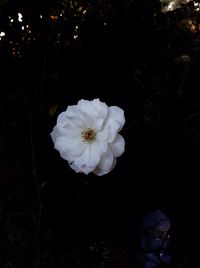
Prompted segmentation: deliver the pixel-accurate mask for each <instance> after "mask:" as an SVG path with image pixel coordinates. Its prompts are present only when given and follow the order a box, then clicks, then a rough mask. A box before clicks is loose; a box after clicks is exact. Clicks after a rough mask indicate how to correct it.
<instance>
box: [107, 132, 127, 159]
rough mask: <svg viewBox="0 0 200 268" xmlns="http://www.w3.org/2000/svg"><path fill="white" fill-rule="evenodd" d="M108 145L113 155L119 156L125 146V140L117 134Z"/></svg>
mask: <svg viewBox="0 0 200 268" xmlns="http://www.w3.org/2000/svg"><path fill="white" fill-rule="evenodd" d="M109 147H110V149H111V151H112V153H113V155H114V156H115V157H119V156H120V155H121V154H122V153H123V152H124V148H125V141H124V138H123V137H122V136H121V135H120V134H117V136H116V138H115V140H114V141H113V142H112V143H110V144H109Z"/></svg>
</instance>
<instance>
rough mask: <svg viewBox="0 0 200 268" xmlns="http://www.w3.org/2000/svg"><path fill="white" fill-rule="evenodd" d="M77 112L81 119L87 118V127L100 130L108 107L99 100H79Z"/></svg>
mask: <svg viewBox="0 0 200 268" xmlns="http://www.w3.org/2000/svg"><path fill="white" fill-rule="evenodd" d="M78 108H79V112H80V114H81V115H82V117H83V118H85V117H86V118H87V122H88V126H87V127H90V128H95V129H96V130H100V129H101V128H102V126H103V123H104V120H105V119H106V117H107V114H108V106H107V105H106V104H105V103H103V102H100V101H99V99H94V100H93V101H88V100H80V101H79V102H78Z"/></svg>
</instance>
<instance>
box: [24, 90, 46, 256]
mask: <svg viewBox="0 0 200 268" xmlns="http://www.w3.org/2000/svg"><path fill="white" fill-rule="evenodd" d="M22 96H23V99H24V104H25V107H26V110H27V115H28V122H29V135H30V149H31V162H32V174H33V178H34V182H35V187H36V193H37V201H38V217H37V226H36V234H35V241H36V259H37V260H39V257H40V248H39V233H40V225H41V215H42V199H41V192H40V189H39V180H38V175H37V168H36V161H35V151H34V138H33V120H32V116H31V111H30V108H29V105H28V101H27V98H26V96H25V94H24V92H23V91H22Z"/></svg>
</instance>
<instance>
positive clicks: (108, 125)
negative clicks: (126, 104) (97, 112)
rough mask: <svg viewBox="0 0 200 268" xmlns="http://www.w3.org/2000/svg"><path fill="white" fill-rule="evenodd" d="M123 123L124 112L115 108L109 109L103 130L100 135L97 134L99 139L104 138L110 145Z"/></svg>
mask: <svg viewBox="0 0 200 268" xmlns="http://www.w3.org/2000/svg"><path fill="white" fill-rule="evenodd" d="M124 123H125V118H124V111H123V110H122V109H121V108H119V107H117V106H111V107H109V112H108V117H107V120H106V122H105V126H104V129H103V130H102V131H101V132H102V133H99V139H102V138H103V137H106V139H107V142H108V143H112V142H113V141H114V139H115V138H116V135H117V133H118V132H119V131H120V130H121V128H122V127H123V125H124Z"/></svg>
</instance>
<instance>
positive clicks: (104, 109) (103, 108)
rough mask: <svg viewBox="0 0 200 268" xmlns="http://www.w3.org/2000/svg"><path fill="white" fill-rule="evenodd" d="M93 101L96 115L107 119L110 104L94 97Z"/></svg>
mask: <svg viewBox="0 0 200 268" xmlns="http://www.w3.org/2000/svg"><path fill="white" fill-rule="evenodd" d="M91 102H92V104H93V105H94V107H95V111H96V115H97V116H99V117H101V118H103V119H105V118H106V117H107V114H108V106H107V105H106V104H105V102H101V101H100V100H99V99H94V100H93V101H91Z"/></svg>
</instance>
